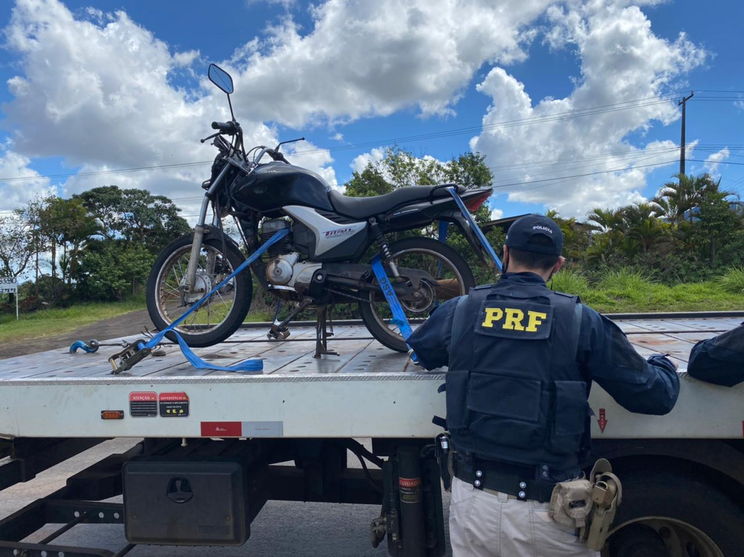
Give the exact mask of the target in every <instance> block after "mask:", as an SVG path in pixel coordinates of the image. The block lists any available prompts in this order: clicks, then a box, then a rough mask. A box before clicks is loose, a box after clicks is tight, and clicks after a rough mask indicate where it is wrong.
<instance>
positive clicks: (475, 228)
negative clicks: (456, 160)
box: [447, 187, 503, 272]
mask: <svg viewBox="0 0 744 557" xmlns="http://www.w3.org/2000/svg"><path fill="white" fill-rule="evenodd" d="M447 191H448V192H449V193H450V195H451V196H452V199H454V200H455V204H456V205H457V207H458V208H459V209H460V212H461V213H462V216H463V217H465V220H467V221H468V224H469V225H470V229H471V230H472V231H473V233H474V234H475V237H476V238H478V241H479V242H480V243H481V246H483V248H484V249H485V250H486V252H487V253H488V255H490V256H491V259H493V262H494V263H496V268H497V269H498V270H499V272H501V271H502V270H503V265H502V264H501V259H499V256H498V255H496V252H495V251H494V249H493V247H492V246H491V244H489V243H488V239H487V238H486V235H485V234H483V231H482V230H481V229H480V226H478V223H477V222H475V219H474V218H473V215H471V214H470V211H468V208H467V207H465V203H463V202H462V199H461V198H460V196H459V195H458V193H457V189H456V188H454V187H449V188H447Z"/></svg>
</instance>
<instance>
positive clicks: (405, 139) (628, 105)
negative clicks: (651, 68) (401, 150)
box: [0, 96, 672, 182]
mask: <svg viewBox="0 0 744 557" xmlns="http://www.w3.org/2000/svg"><path fill="white" fill-rule="evenodd" d="M671 98H672V97H671V96H664V97H645V98H642V99H634V100H630V101H621V102H617V103H611V104H604V105H597V106H593V107H588V108H584V109H575V110H568V111H564V112H557V113H555V114H547V115H544V116H533V117H530V118H519V119H515V120H504V121H501V122H494V123H491V124H485V125H478V126H468V127H463V128H451V129H445V130H440V131H437V132H430V133H425V134H418V135H410V136H402V137H395V138H390V139H378V140H369V141H364V142H358V143H354V144H350V145H343V146H338V147H331V148H317V149H306V150H304V151H295V153H294V154H295V155H303V154H308V153H315V152H320V151H324V150H325V151H329V152H330V153H335V152H339V151H348V150H354V149H359V148H364V147H368V146H378V145H380V144H388V145H389V144H396V143H410V142H415V141H425V140H427V139H439V138H446V137H452V136H456V135H463V134H468V133H475V132H479V131H485V130H489V129H495V128H499V127H505V128H510V127H516V126H521V125H533V124H541V123H548V122H553V121H560V120H566V119H571V118H577V117H583V116H593V115H596V114H603V113H609V112H617V111H621V110H630V109H634V108H645V107H647V106H653V105H657V104H663V103H665V102H667V101H669V100H671ZM211 163H212V161H211V160H208V161H194V162H184V163H173V164H157V165H150V166H139V167H131V168H119V169H111V170H97V171H90V172H80V173H76V172H70V173H59V174H38V175H35V176H15V177H9V178H0V182H12V181H21V180H38V179H39V178H69V177H71V176H80V177H89V176H99V175H105V174H116V173H120V172H140V171H145V170H158V169H163V168H182V167H190V166H200V165H206V164H211Z"/></svg>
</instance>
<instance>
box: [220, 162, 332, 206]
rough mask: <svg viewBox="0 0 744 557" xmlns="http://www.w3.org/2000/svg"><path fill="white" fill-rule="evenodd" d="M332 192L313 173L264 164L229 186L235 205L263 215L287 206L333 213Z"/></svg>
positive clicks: (298, 168)
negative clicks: (329, 194)
mask: <svg viewBox="0 0 744 557" xmlns="http://www.w3.org/2000/svg"><path fill="white" fill-rule="evenodd" d="M329 189H330V186H328V184H326V183H325V181H324V180H323V178H321V177H320V176H318V175H317V174H315V173H314V172H310V171H309V170H305V169H304V168H300V167H299V166H293V165H291V164H285V163H280V162H272V163H268V164H263V165H261V166H259V167H258V168H256V170H254V171H253V173H251V174H250V175H248V176H242V177H239V178H237V179H236V180H235V182H233V184H232V185H231V186H230V190H231V194H232V198H233V199H234V200H235V202H236V203H238V204H240V205H244V206H246V207H249V208H251V209H253V210H254V211H259V212H261V213H264V214H272V213H273V212H277V211H279V210H280V209H281V208H282V207H285V206H287V205H300V206H303V207H312V208H314V209H320V210H324V211H332V210H333V207H332V206H331V203H330V201H329V199H328V191H329Z"/></svg>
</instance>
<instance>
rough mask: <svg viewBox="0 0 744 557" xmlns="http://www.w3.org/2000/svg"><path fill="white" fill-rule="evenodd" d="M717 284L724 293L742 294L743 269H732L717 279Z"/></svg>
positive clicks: (743, 285) (743, 283) (743, 287)
mask: <svg viewBox="0 0 744 557" xmlns="http://www.w3.org/2000/svg"><path fill="white" fill-rule="evenodd" d="M718 284H720V285H721V288H723V289H724V290H725V291H726V292H731V293H732V294H744V267H732V268H731V269H729V270H728V271H726V273H724V274H723V276H721V277H719V278H718Z"/></svg>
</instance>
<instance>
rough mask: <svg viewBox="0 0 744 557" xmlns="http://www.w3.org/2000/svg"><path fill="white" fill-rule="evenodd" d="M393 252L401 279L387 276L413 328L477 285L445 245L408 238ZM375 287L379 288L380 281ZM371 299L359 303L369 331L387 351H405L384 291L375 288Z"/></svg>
mask: <svg viewBox="0 0 744 557" xmlns="http://www.w3.org/2000/svg"><path fill="white" fill-rule="evenodd" d="M391 252H392V254H393V255H392V260H393V262H394V263H395V264H396V266H397V267H398V270H399V271H400V274H401V277H400V278H398V279H395V278H393V277H390V274H389V273H388V276H389V278H390V279H391V282H392V283H393V285H394V286H395V287H396V295H397V297H398V301H399V302H400V304H401V306H402V307H403V311H404V313H405V315H406V317H407V318H408V320H409V323H410V324H411V328H412V329H415V328H416V327H417V326H418V325H419V324H420V323H421V321H422V320H423V319H426V318H427V317H429V315H431V313H432V312H433V311H434V310H435V309H436V308H437V307H438V306H439V305H440V304H442V303H444V302H446V301H447V300H450V299H452V298H456V297H458V296H462V295H464V294H467V293H468V291H469V290H470V288H471V287H472V286H474V279H473V274H472V272H471V271H470V268H469V267H468V265H467V263H466V262H465V261H464V260H463V259H462V257H460V256H459V255H458V254H457V253H456V252H455V251H454V250H453V249H452V248H450V247H449V246H447V245H446V244H442V243H440V242H437V241H436V240H432V239H430V238H409V239H405V240H401V241H400V242H397V243H395V244H393V246H391ZM409 270H412V271H414V272H412V273H411V272H410V271H409ZM407 274H410V276H407ZM417 278H418V281H416V279H417ZM407 282H411V283H413V284H412V286H411V287H409V286H406V284H405V283H407ZM416 283H418V284H416ZM373 284H374V285H375V286H376V285H377V281H376V280H375V281H373ZM368 297H369V302H368V303H364V304H360V312H361V314H362V319H363V320H364V322H365V324H366V325H367V328H368V329H369V331H370V332H371V333H372V335H373V336H374V337H375V338H376V339H377V340H379V341H380V342H381V343H382V344H384V345H385V346H387V347H388V348H392V349H393V350H397V351H400V352H404V351H406V350H407V346H406V343H405V341H404V340H403V336H402V335H401V332H400V328H399V327H398V325H396V324H394V323H392V312H391V310H390V306H389V305H388V303H387V300H385V298H384V296H383V295H382V292H380V290H379V289H375V290H373V291H370V292H369V294H368Z"/></svg>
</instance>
